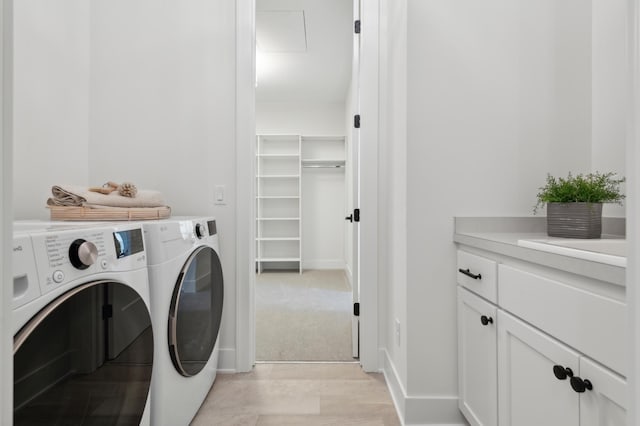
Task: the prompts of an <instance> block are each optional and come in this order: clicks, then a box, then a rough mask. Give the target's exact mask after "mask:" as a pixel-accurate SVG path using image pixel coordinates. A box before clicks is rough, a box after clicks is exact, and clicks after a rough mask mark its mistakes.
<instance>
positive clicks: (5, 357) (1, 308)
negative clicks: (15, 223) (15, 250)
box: [0, 0, 13, 425]
mask: <svg viewBox="0 0 640 426" xmlns="http://www.w3.org/2000/svg"><path fill="white" fill-rule="evenodd" d="M0 22H1V25H0V28H1V31H0V76H1V83H0V99H1V100H2V102H1V105H0V138H1V139H2V147H1V151H0V152H1V154H0V161H1V162H2V171H1V174H0V191H1V193H0V222H1V223H2V225H1V227H0V271H1V272H0V274H1V275H2V276H1V279H2V281H1V282H2V284H3V285H2V288H1V289H0V336H2V337H1V339H2V340H1V343H0V413H2V414H0V423H1V424H4V425H10V424H12V421H13V332H12V328H11V312H12V309H11V300H12V298H13V294H12V293H13V285H9V283H11V282H12V279H13V278H12V276H13V274H12V272H11V269H12V265H13V262H12V242H13V235H12V234H13V230H12V220H13V209H12V203H13V141H12V134H13V128H12V125H11V123H12V105H13V97H12V95H13V89H12V87H13V84H12V83H13V79H12V70H13V1H12V0H0Z"/></svg>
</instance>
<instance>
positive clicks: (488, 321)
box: [480, 315, 493, 325]
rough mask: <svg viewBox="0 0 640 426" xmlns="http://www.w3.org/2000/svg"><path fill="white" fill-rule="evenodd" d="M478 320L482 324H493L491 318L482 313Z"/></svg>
mask: <svg viewBox="0 0 640 426" xmlns="http://www.w3.org/2000/svg"><path fill="white" fill-rule="evenodd" d="M480 322H481V323H482V325H489V324H493V318H491V317H488V316H486V315H483V316H481V317H480Z"/></svg>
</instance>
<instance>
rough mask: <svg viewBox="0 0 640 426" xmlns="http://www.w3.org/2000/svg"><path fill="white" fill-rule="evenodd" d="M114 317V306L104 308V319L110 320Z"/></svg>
mask: <svg viewBox="0 0 640 426" xmlns="http://www.w3.org/2000/svg"><path fill="white" fill-rule="evenodd" d="M112 317H113V305H103V306H102V319H109V318H112Z"/></svg>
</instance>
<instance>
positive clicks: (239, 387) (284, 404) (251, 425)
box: [191, 363, 400, 426]
mask: <svg viewBox="0 0 640 426" xmlns="http://www.w3.org/2000/svg"><path fill="white" fill-rule="evenodd" d="M191 424H192V425H194V426H204V425H207V426H209V425H221V426H227V425H237V426H258V425H260V426H262V425H278V426H281V425H304V426H319V425H322V426H328V425H344V426H350V425H371V426H376V425H379V426H387V425H388V426H392V425H400V422H399V420H398V417H397V415H396V411H395V408H394V405H393V402H392V401H391V396H390V395H389V391H388V390H387V385H386V384H385V380H384V376H383V375H382V374H371V373H364V372H363V371H362V369H361V368H360V366H359V365H358V364H356V363H350V364H258V365H256V367H255V368H254V369H253V371H251V372H250V373H240V374H219V375H218V376H217V378H216V382H215V383H214V385H213V388H212V389H211V391H210V392H209V395H208V396H207V398H206V399H205V401H204V403H203V404H202V407H201V408H200V411H199V412H198V414H197V415H196V417H195V418H194V419H193V422H192V423H191Z"/></svg>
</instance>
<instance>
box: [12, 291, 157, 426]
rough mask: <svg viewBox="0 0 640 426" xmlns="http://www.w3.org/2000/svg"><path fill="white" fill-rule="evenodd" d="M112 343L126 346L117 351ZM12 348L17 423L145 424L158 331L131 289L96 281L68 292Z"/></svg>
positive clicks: (33, 321)
mask: <svg viewBox="0 0 640 426" xmlns="http://www.w3.org/2000/svg"><path fill="white" fill-rule="evenodd" d="M114 294H115V295H119V296H118V297H122V296H126V298H127V300H128V301H129V304H128V305H127V306H126V308H121V306H119V305H118V304H117V303H114V304H113V305H112V304H111V303H112V300H113V295H114ZM133 311H136V312H137V314H136V315H131V312H133ZM121 316H124V318H120V317H121ZM132 318H136V319H135V324H132V323H131V321H132ZM125 319H126V321H125ZM114 320H115V321H114ZM132 330H135V331H132ZM113 342H128V343H127V344H126V345H122V346H121V347H120V349H118V350H116V349H114V344H113ZM13 348H14V349H13V360H14V382H13V391H14V405H13V410H14V411H13V413H14V415H13V421H14V425H53V424H56V425H119V426H124V425H139V424H140V421H141V419H142V416H143V414H144V410H145V406H146V403H147V397H148V393H149V387H150V384H151V372H152V368H153V332H152V328H151V317H150V316H149V311H148V309H147V307H146V304H145V303H144V301H143V300H142V298H141V297H140V295H139V294H138V293H137V292H136V291H135V290H133V289H132V288H131V287H129V286H127V285H124V284H121V283H117V282H108V281H95V282H91V283H87V284H84V285H81V286H78V287H76V288H74V289H73V290H70V291H69V292H67V293H65V294H63V295H62V296H60V297H59V298H57V299H56V300H54V301H53V302H51V303H50V304H48V305H47V306H46V307H44V308H43V309H42V310H41V311H40V312H39V313H38V314H37V315H36V316H34V317H33V318H32V319H31V321H29V322H28V323H27V324H26V325H25V326H24V327H23V328H22V329H21V330H20V331H19V332H18V334H16V335H15V336H14V346H13Z"/></svg>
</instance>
